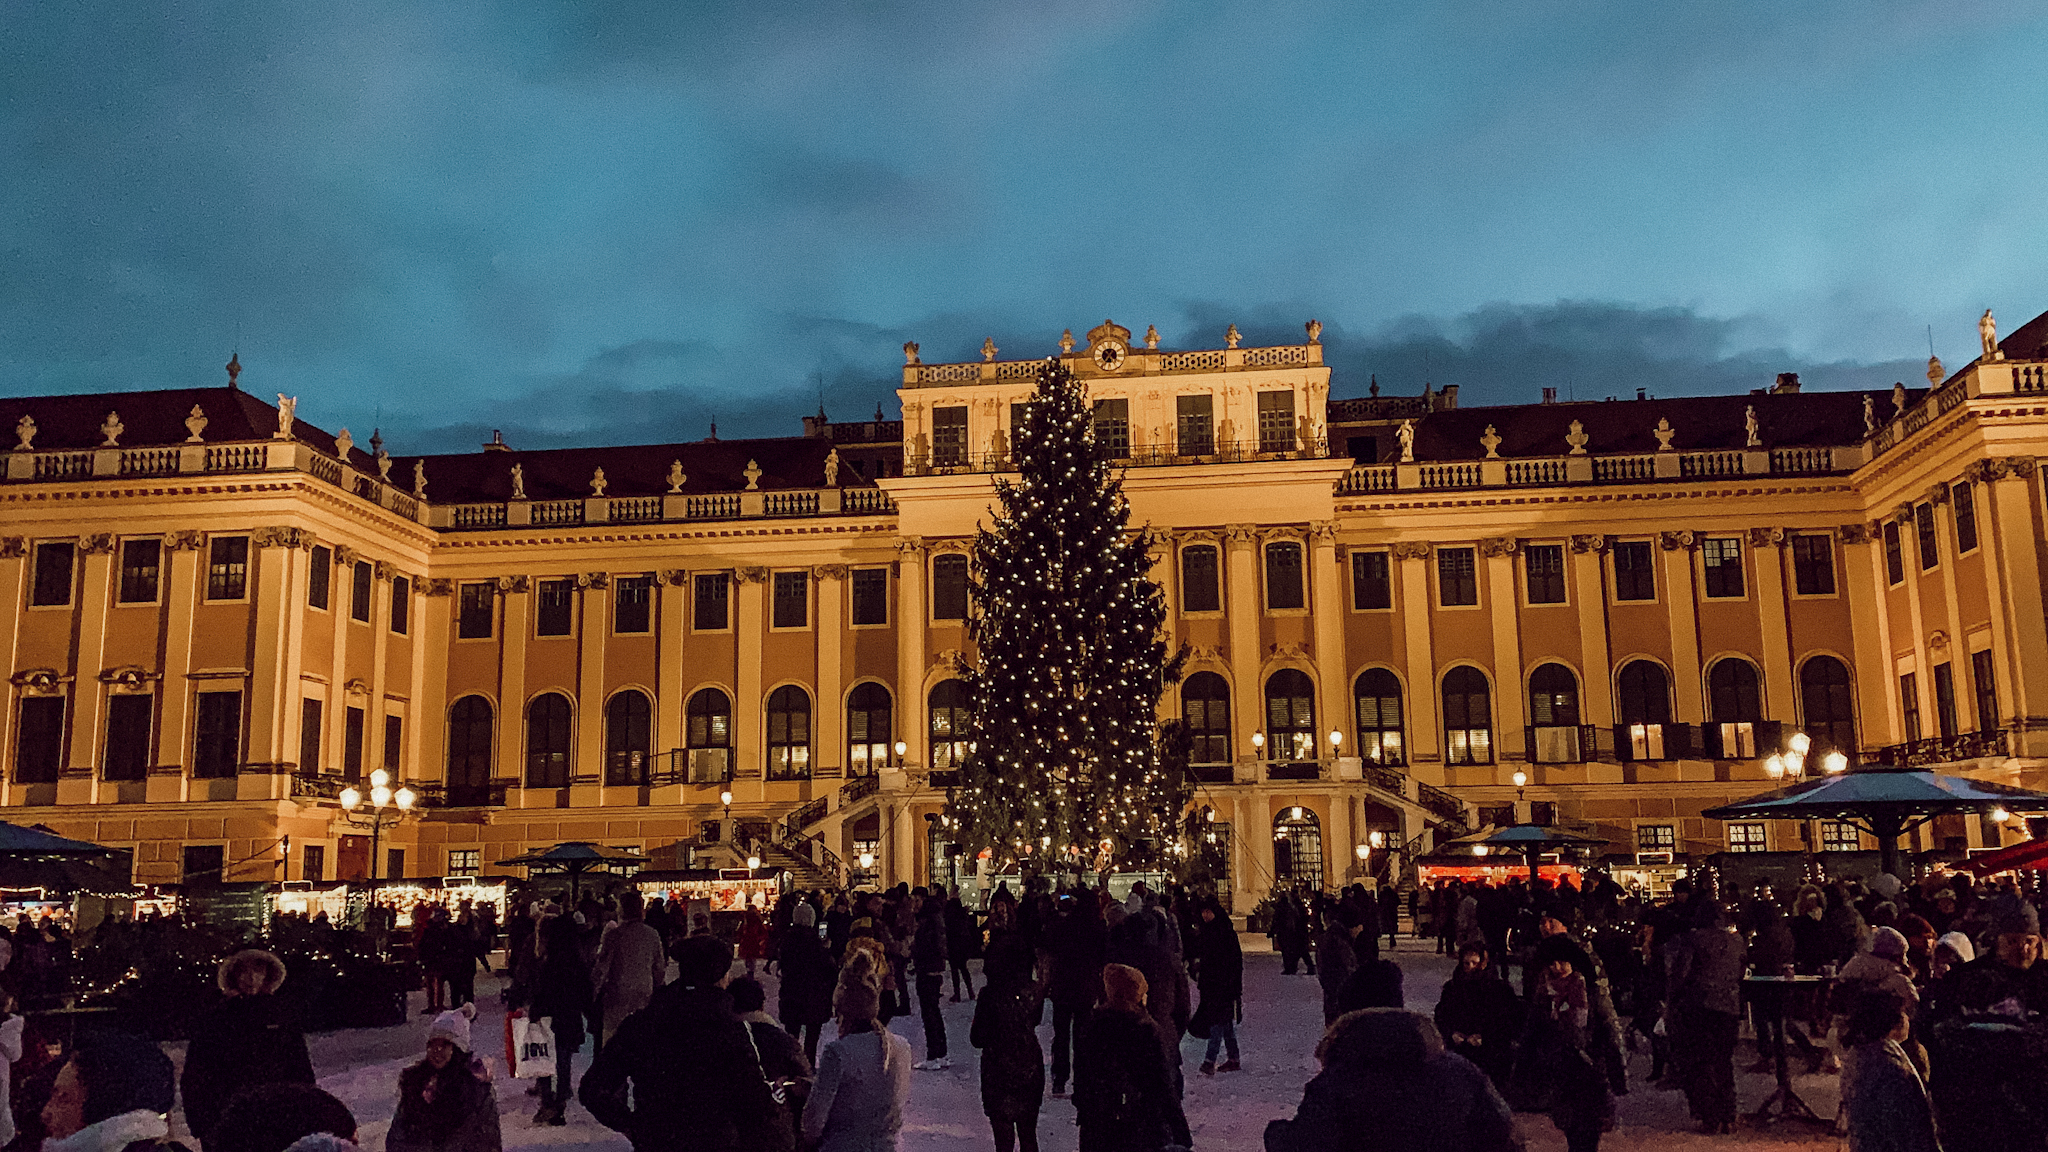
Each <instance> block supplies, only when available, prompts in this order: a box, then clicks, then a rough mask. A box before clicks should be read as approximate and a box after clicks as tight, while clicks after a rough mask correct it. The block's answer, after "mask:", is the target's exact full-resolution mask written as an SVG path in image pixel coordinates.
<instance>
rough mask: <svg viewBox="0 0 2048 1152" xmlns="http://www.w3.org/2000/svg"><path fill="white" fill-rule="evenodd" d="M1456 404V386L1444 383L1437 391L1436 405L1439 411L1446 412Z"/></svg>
mask: <svg viewBox="0 0 2048 1152" xmlns="http://www.w3.org/2000/svg"><path fill="white" fill-rule="evenodd" d="M1457 406H1458V386H1457V385H1456V384H1446V385H1444V386H1443V389H1442V390H1441V391H1439V392H1438V393H1437V401H1436V407H1437V411H1439V412H1448V411H1451V410H1452V409H1454V408H1456V407H1457Z"/></svg>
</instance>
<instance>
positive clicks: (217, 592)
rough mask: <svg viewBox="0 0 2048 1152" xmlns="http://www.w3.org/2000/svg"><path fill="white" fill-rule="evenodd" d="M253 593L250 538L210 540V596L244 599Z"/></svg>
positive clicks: (216, 598)
mask: <svg viewBox="0 0 2048 1152" xmlns="http://www.w3.org/2000/svg"><path fill="white" fill-rule="evenodd" d="M248 594H249V538H248V537H247V536H216V537H214V538H213V539H212V540H210V541H208V542H207V560H206V598H207V599H208V600H240V599H241V598H243V597H244V596H247V595H248Z"/></svg>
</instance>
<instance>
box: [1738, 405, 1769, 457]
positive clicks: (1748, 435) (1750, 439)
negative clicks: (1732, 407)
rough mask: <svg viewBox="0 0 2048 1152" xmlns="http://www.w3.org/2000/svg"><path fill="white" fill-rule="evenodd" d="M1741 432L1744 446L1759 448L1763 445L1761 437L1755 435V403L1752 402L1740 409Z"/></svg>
mask: <svg viewBox="0 0 2048 1152" xmlns="http://www.w3.org/2000/svg"><path fill="white" fill-rule="evenodd" d="M1742 432H1743V436H1744V437H1745V439H1744V440H1743V444H1744V446H1745V447H1749V448H1761V447H1763V446H1764V441H1763V437H1761V436H1759V435H1757V423H1756V405H1754V404H1751V405H1749V406H1748V407H1746V408H1744V409H1743V410H1742Z"/></svg>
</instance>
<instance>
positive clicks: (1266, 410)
mask: <svg viewBox="0 0 2048 1152" xmlns="http://www.w3.org/2000/svg"><path fill="white" fill-rule="evenodd" d="M1259 451H1261V452H1292V451H1294V392H1293V390H1292V389H1289V390H1288V391H1285V392H1261V393H1259Z"/></svg>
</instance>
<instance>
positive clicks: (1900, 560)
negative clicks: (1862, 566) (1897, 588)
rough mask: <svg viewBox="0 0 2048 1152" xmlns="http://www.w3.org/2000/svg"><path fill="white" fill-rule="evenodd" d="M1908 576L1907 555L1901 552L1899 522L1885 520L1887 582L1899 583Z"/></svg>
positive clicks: (1885, 573) (1885, 569)
mask: <svg viewBox="0 0 2048 1152" xmlns="http://www.w3.org/2000/svg"><path fill="white" fill-rule="evenodd" d="M1905 578H1906V561H1905V557H1904V556H1902V555H1901V554H1900V547H1899V522H1898V521H1897V520H1887V521H1885V522H1884V579H1885V583H1887V584H1897V583H1899V582H1900V581H1902V580H1904V579H1905Z"/></svg>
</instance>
